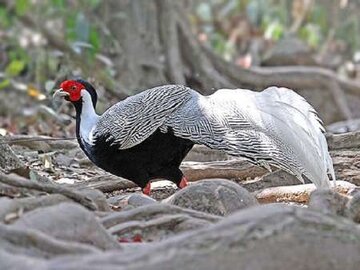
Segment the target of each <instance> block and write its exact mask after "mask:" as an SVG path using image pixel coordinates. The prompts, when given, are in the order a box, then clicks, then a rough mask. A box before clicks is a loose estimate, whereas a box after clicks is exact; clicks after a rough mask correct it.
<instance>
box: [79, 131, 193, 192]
mask: <svg viewBox="0 0 360 270" xmlns="http://www.w3.org/2000/svg"><path fill="white" fill-rule="evenodd" d="M106 139H107V138H105V137H97V140H96V144H95V145H93V146H90V145H81V146H82V148H83V150H84V151H85V153H86V154H87V155H88V157H89V158H90V159H91V161H92V162H94V163H95V164H96V165H97V166H99V167H100V168H102V169H104V170H106V171H108V172H110V173H112V174H114V175H117V176H121V177H124V178H126V179H129V180H131V181H133V182H135V183H136V184H137V185H138V186H140V187H142V188H143V187H145V186H146V184H147V182H148V181H149V180H151V179H154V178H164V179H168V180H170V181H172V182H174V183H176V184H179V182H180V181H181V178H182V176H183V174H182V172H181V171H180V170H179V166H180V163H181V162H182V160H183V159H184V158H185V156H186V155H187V153H188V152H189V151H190V150H191V148H192V147H193V145H194V143H193V142H192V141H190V140H186V139H182V138H179V137H176V136H175V135H174V133H173V132H172V130H171V129H169V130H168V132H167V133H162V132H160V130H156V131H155V132H154V133H153V134H152V135H151V136H150V137H149V138H147V139H146V140H145V141H143V142H142V143H140V144H138V145H136V146H134V147H132V148H129V149H124V150H119V145H116V144H113V142H111V141H106Z"/></svg>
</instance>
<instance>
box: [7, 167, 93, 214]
mask: <svg viewBox="0 0 360 270" xmlns="http://www.w3.org/2000/svg"><path fill="white" fill-rule="evenodd" d="M0 182H1V183H4V184H7V185H10V186H15V187H21V188H28V189H35V190H39V191H43V192H47V193H51V194H54V193H56V194H62V195H64V196H66V197H68V198H70V199H72V200H73V201H75V202H77V203H79V204H81V205H83V206H84V207H86V208H88V209H90V210H97V207H96V205H95V204H94V203H93V201H92V200H91V199H90V198H88V197H87V196H84V195H82V194H80V193H79V192H76V191H73V190H71V189H68V188H65V187H62V186H57V185H54V184H45V183H41V184H40V183H37V182H34V181H30V180H29V179H26V178H23V177H20V176H18V175H16V174H4V173H0Z"/></svg>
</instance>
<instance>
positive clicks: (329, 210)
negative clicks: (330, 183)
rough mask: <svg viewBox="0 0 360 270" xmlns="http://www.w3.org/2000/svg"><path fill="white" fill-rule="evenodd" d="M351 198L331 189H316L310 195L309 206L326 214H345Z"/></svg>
mask: <svg viewBox="0 0 360 270" xmlns="http://www.w3.org/2000/svg"><path fill="white" fill-rule="evenodd" d="M348 201H349V199H348V198H347V197H346V196H344V195H341V194H339V193H337V192H336V191H333V190H331V189H316V190H314V191H313V192H312V193H311V195H310V200H309V208H310V209H313V210H317V211H321V212H323V213H325V214H333V215H340V216H344V215H345V209H346V204H347V202H348Z"/></svg>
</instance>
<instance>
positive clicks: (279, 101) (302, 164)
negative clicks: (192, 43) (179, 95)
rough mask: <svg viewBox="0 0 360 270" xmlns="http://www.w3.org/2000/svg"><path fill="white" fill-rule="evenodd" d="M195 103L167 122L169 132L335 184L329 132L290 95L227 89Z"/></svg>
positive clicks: (318, 183)
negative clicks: (325, 131)
mask: <svg viewBox="0 0 360 270" xmlns="http://www.w3.org/2000/svg"><path fill="white" fill-rule="evenodd" d="M191 95H192V98H191V99H189V100H188V101H187V102H186V103H185V104H183V105H182V106H179V107H178V109H177V110H176V111H174V112H173V113H172V114H171V115H169V116H168V117H167V118H166V121H165V122H164V125H165V126H170V127H172V128H173V130H174V133H175V135H176V136H179V137H182V138H187V139H190V140H192V141H194V142H195V143H198V144H204V145H206V146H208V147H210V148H214V149H219V150H223V151H225V152H226V153H228V154H230V155H234V156H244V157H247V158H248V159H250V160H252V161H253V162H256V163H258V164H260V165H262V166H265V167H267V168H269V165H273V166H276V167H279V168H281V169H284V170H286V171H288V172H289V173H291V174H293V175H295V176H296V177H297V178H299V179H300V180H301V181H303V175H305V176H306V177H307V178H308V179H309V180H310V181H312V182H313V183H314V184H315V185H316V186H317V187H329V186H330V183H329V178H328V175H327V173H328V172H329V173H331V175H332V178H333V180H334V181H335V176H334V171H333V165H332V161H331V158H330V156H329V152H328V147H327V142H326V139H325V136H324V135H323V133H322V132H323V131H324V129H323V127H322V124H321V121H320V119H319V118H318V116H317V114H316V112H315V110H314V108H313V107H311V105H310V104H309V103H307V102H306V100H305V99H304V98H302V97H301V96H299V95H298V94H296V93H295V92H293V91H292V90H290V89H286V88H278V87H270V88H267V89H266V90H264V91H262V92H253V91H250V90H243V89H236V90H228V89H222V90H218V91H217V92H215V93H214V94H213V95H211V96H208V97H204V96H201V95H200V94H198V93H197V92H195V91H191Z"/></svg>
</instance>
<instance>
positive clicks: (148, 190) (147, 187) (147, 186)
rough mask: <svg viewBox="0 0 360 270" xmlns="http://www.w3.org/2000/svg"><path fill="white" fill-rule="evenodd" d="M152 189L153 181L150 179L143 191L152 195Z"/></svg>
mask: <svg viewBox="0 0 360 270" xmlns="http://www.w3.org/2000/svg"><path fill="white" fill-rule="evenodd" d="M150 190H151V182H150V181H149V182H148V183H147V184H146V186H145V187H144V188H143V189H142V192H143V193H144V194H145V195H148V196H150Z"/></svg>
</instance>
